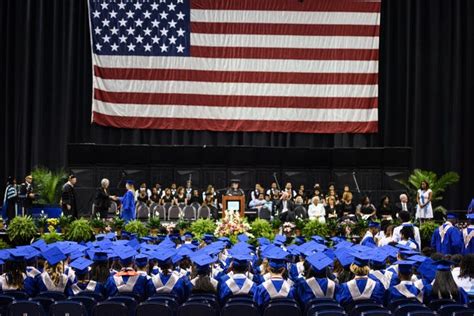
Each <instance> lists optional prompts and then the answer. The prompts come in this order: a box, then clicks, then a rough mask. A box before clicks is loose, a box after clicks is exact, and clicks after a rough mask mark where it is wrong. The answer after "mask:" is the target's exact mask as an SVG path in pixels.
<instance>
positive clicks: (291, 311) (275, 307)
mask: <svg viewBox="0 0 474 316" xmlns="http://www.w3.org/2000/svg"><path fill="white" fill-rule="evenodd" d="M288 315H292V316H299V315H301V310H300V308H299V306H298V304H296V303H290V302H279V303H278V302H277V303H275V302H273V300H272V301H270V303H269V304H268V306H267V307H266V308H265V310H264V312H263V316H288Z"/></svg>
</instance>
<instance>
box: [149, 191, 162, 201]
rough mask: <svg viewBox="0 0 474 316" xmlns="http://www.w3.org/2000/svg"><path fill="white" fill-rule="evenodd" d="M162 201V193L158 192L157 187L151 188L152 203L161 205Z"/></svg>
mask: <svg viewBox="0 0 474 316" xmlns="http://www.w3.org/2000/svg"><path fill="white" fill-rule="evenodd" d="M160 200H161V193H160V192H159V191H158V188H157V187H153V188H151V195H150V202H151V203H156V204H159V203H160Z"/></svg>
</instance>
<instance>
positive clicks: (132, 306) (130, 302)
mask: <svg viewBox="0 0 474 316" xmlns="http://www.w3.org/2000/svg"><path fill="white" fill-rule="evenodd" d="M107 302H119V303H123V304H125V305H126V306H127V308H128V312H129V315H130V316H133V315H135V311H136V310H137V301H136V300H135V299H134V298H133V297H129V296H123V295H120V296H112V297H109V298H108V299H107Z"/></svg>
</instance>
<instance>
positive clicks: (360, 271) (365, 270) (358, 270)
mask: <svg viewBox="0 0 474 316" xmlns="http://www.w3.org/2000/svg"><path fill="white" fill-rule="evenodd" d="M350 269H351V272H352V273H354V274H355V275H357V276H364V275H368V274H369V272H370V269H369V267H368V266H362V267H359V266H358V265H356V264H355V263H353V264H351V268H350Z"/></svg>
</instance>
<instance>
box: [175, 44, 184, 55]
mask: <svg viewBox="0 0 474 316" xmlns="http://www.w3.org/2000/svg"><path fill="white" fill-rule="evenodd" d="M176 49H177V50H178V53H184V46H183V45H181V44H179V45H178V46H176Z"/></svg>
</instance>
